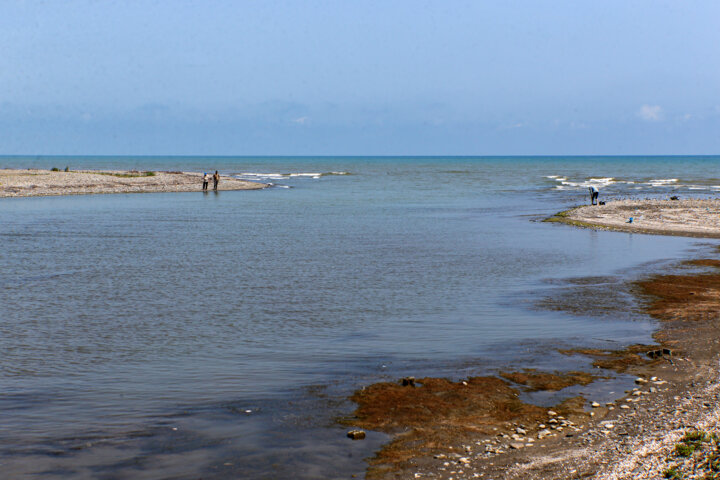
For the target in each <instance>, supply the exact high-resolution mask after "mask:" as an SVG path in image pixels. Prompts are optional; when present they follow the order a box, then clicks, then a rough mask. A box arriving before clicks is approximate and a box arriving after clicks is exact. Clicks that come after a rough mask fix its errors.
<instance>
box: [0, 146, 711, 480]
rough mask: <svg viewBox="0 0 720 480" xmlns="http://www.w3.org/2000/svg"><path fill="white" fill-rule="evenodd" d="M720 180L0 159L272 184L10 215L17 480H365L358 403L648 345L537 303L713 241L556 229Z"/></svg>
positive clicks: (582, 313) (432, 164)
mask: <svg viewBox="0 0 720 480" xmlns="http://www.w3.org/2000/svg"><path fill="white" fill-rule="evenodd" d="M718 160H720V158H714V157H688V158H683V157H611V158H568V157H560V158H549V157H548V158H359V157H358V158H232V157H222V158H202V157H172V158H166V157H137V158H135V157H132V158H131V157H96V158H93V157H83V158H72V157H46V158H42V157H41V158H34V157H33V158H30V157H26V158H18V157H0V166H5V167H31V166H32V167H42V168H49V167H53V166H57V167H60V168H62V167H64V166H65V165H69V166H70V168H71V169H81V168H122V169H130V168H137V169H148V170H193V171H204V170H215V169H218V170H220V171H221V173H225V174H232V175H236V176H239V177H242V178H248V179H254V180H257V181H263V182H272V183H273V184H274V185H275V186H274V187H273V188H269V189H265V190H262V191H247V192H219V193H217V194H215V193H212V192H211V193H208V194H202V193H201V192H198V193H197V194H194V193H176V194H175V193H168V194H147V195H137V194H136V195H96V196H75V197H52V198H19V199H0V225H2V229H1V230H0V245H1V246H2V248H1V249H0V306H1V307H2V313H1V314H0V352H2V355H1V356H0V418H1V421H0V472H3V471H4V472H5V475H4V476H5V477H19V476H22V475H33V476H39V477H40V478H117V479H121V478H122V479H124V478H199V477H203V478H228V477H237V478H283V477H286V476H287V475H292V476H294V477H295V478H348V477H349V476H350V474H351V473H355V474H362V472H363V471H364V468H365V463H364V460H363V459H364V458H365V457H367V456H369V455H371V453H372V451H373V450H374V449H376V448H377V447H378V446H379V445H381V444H382V442H383V441H384V440H385V437H384V436H383V435H380V434H371V435H370V436H369V438H368V440H367V441H365V442H351V441H350V440H347V439H345V438H344V432H345V430H344V428H343V427H341V426H338V425H337V423H336V422H335V420H336V418H337V417H340V416H343V415H348V414H349V413H350V412H351V411H352V408H353V406H352V404H349V403H348V402H347V401H346V400H345V397H346V396H347V395H348V394H349V393H350V392H352V390H353V389H354V388H357V387H359V386H361V385H366V384H368V383H372V382H374V381H378V380H386V379H393V378H397V376H399V375H404V374H412V375H416V376H422V375H449V376H456V377H457V376H462V375H475V374H483V373H492V372H494V371H496V370H497V369H498V368H502V367H508V366H512V367H513V368H521V367H528V366H539V367H548V368H563V366H566V365H567V364H568V362H570V361H571V360H568V359H561V358H559V356H558V355H557V354H554V353H553V349H552V347H553V346H557V345H559V344H563V345H567V344H577V345H587V344H593V343H595V344H603V342H614V343H616V344H621V343H632V342H636V341H645V342H649V341H651V339H650V334H651V333H652V329H653V323H652V322H651V321H650V320H649V319H648V318H646V317H644V316H642V315H641V314H638V313H637V312H633V311H632V308H633V307H632V305H633V303H632V302H631V301H630V300H629V299H627V298H626V299H624V300H625V301H628V305H629V307H628V308H629V309H630V311H629V312H628V313H627V314H626V315H617V314H613V315H603V314H602V312H598V311H596V309H594V308H593V307H592V305H588V307H587V308H586V309H583V308H580V309H578V311H575V313H576V314H575V315H571V314H568V313H562V312H558V311H553V310H552V309H544V308H537V305H538V303H542V299H543V298H545V297H547V296H549V295H552V294H553V292H555V291H557V290H558V289H562V288H565V287H563V286H560V285H561V284H563V282H564V279H587V278H589V279H590V280H591V282H592V281H594V280H593V279H598V280H597V282H598V283H607V282H608V281H607V279H608V278H609V279H613V280H611V281H610V283H613V282H617V281H618V279H626V278H634V277H636V276H638V275H641V274H642V273H644V272H648V271H653V269H658V268H661V267H662V266H663V265H665V264H666V263H667V261H668V260H673V259H679V258H685V257H688V256H691V255H693V254H694V252H696V251H697V250H698V249H702V248H703V245H704V244H707V243H708V242H707V241H698V240H692V239H684V238H665V237H658V236H644V235H626V234H618V233H606V232H593V231H589V230H578V229H573V228H570V227H566V226H561V225H551V224H544V223H540V222H539V221H538V220H540V219H542V218H544V217H546V216H548V215H550V214H552V213H554V212H556V211H559V210H562V209H565V208H568V207H569V206H572V205H575V204H578V203H583V202H586V201H587V195H586V192H587V186H588V185H590V184H595V185H598V186H600V188H601V200H602V199H603V198H605V199H607V198H619V197H623V196H628V195H634V196H637V195H640V196H659V197H663V196H665V197H666V196H667V195H668V194H673V195H680V196H703V197H705V196H715V195H716V194H717V191H718V190H720V179H719V178H717V176H716V173H715V166H716V165H717V161H718ZM603 279H604V280H603ZM572 361H575V362H581V360H577V359H575V360H572ZM563 362H565V363H563ZM584 366H585V367H587V365H584ZM580 367H581V368H582V367H583V365H580Z"/></svg>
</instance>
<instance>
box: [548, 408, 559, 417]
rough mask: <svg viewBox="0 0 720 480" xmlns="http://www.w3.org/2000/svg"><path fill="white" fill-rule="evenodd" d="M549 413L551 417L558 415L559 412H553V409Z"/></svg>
mask: <svg viewBox="0 0 720 480" xmlns="http://www.w3.org/2000/svg"><path fill="white" fill-rule="evenodd" d="M547 414H548V415H550V416H551V417H554V416H555V415H557V413H555V412H553V411H552V410H548V412H547Z"/></svg>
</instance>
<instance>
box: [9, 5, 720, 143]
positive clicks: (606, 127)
mask: <svg viewBox="0 0 720 480" xmlns="http://www.w3.org/2000/svg"><path fill="white" fill-rule="evenodd" d="M719 25H720V2H718V1H717V0H711V1H673V2H664V1H659V0H648V1H639V0H633V1H628V0H621V1H609V0H597V1H589V0H588V1H584V0H581V1H578V0H569V1H539V0H527V1H507V0H503V1H500V0H498V1H492V2H491V1H483V0H473V1H453V0H444V1H440V0H438V1H433V2H425V1H418V0H412V1H400V0H391V1H388V0H381V1H361V0H352V1H351V0H347V1H341V0H337V1H312V0H304V1H300V0H296V1H287V2H282V1H272V0H253V1H250V0H247V1H241V0H236V1H215V0H202V1H200V0H198V1H181V0H147V1H140V0H134V1H99V0H94V1H90V0H87V1H63V0H48V1H44V2H43V1H22V0H6V1H2V2H0V154H225V155H273V154H287V155H313V154H322V155H334V154H335V155H353V154H357V155H378V154H388V155H403V154H408V155H409V154H413V155H443V154H446V155H517V154H645V153H647V154H718V153H720V27H719Z"/></svg>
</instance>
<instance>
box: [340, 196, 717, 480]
mask: <svg viewBox="0 0 720 480" xmlns="http://www.w3.org/2000/svg"><path fill="white" fill-rule="evenodd" d="M719 207H720V202H718V201H716V200H686V201H655V200H651V201H642V200H625V201H619V202H613V203H609V204H608V205H604V206H596V207H590V206H586V207H579V208H576V209H573V210H570V211H568V212H563V213H562V214H560V215H559V216H556V217H554V218H555V220H554V221H560V222H564V223H568V224H571V225H576V226H581V227H592V228H608V229H613V230H622V231H627V232H638V233H653V234H668V235H686V236H702V237H709V238H716V237H718V236H720V220H719V219H718V213H717V212H718V208H719ZM629 216H632V217H633V218H634V220H633V223H632V224H625V221H626V220H627V219H628V217H629ZM635 219H637V220H635ZM719 268H720V260H718V259H716V258H705V259H698V260H691V261H686V262H683V263H681V264H679V265H676V267H675V268H674V271H673V273H672V274H657V275H653V276H651V277H649V278H644V279H641V280H639V281H635V282H633V283H632V284H629V285H627V287H628V289H629V290H630V291H632V292H633V294H634V296H635V297H636V302H637V303H638V304H639V305H641V307H642V309H643V310H644V311H645V313H647V314H648V315H650V316H651V317H653V318H654V319H656V320H657V321H658V330H657V331H656V332H655V334H654V335H653V338H654V340H655V341H656V344H652V345H631V346H629V347H627V348H625V349H622V350H598V349H573V350H559V351H560V352H561V353H563V354H565V355H569V356H573V355H580V356H585V357H586V358H589V359H591V360H592V362H593V366H594V367H595V368H597V370H596V371H594V372H593V373H592V374H588V373H584V372H541V371H535V370H525V371H521V372H500V373H499V376H498V377H495V376H488V377H471V378H466V379H461V380H457V381H451V380H448V379H440V378H419V379H414V378H411V379H408V378H406V379H398V380H397V381H395V382H382V383H377V384H374V385H368V386H366V387H364V388H362V389H361V390H359V391H357V392H356V393H355V395H354V396H353V397H352V400H353V401H355V402H356V404H357V405H358V408H357V409H356V411H355V412H354V415H353V417H352V418H351V419H348V421H347V423H348V425H351V426H353V427H358V428H365V429H368V430H379V431H383V432H385V433H389V434H391V435H392V438H393V440H392V441H391V442H390V443H389V444H388V445H386V446H385V447H384V448H383V449H382V450H381V451H380V452H378V453H377V455H376V456H375V457H374V458H373V459H371V461H370V468H369V470H368V474H367V478H382V479H386V478H441V479H466V478H467V479H470V478H491V479H500V478H502V479H518V480H519V479H538V480H539V479H543V480H545V479H557V478H593V479H613V480H614V479H651V478H653V479H654V478H698V479H699V478H719V477H718V475H720V461H719V459H720V442H719V441H717V439H718V436H717V435H720V410H718V408H717V405H718V400H720V383H719V382H718V367H717V366H718V360H719V359H720V345H719V343H720V340H717V339H718V338H720V323H719V322H718V320H720V313H719V312H720V271H719V270H718V269H719ZM605 294H607V293H605ZM593 295H598V296H601V295H603V293H601V292H599V293H597V294H595V293H593ZM599 301H600V302H602V299H600V300H599ZM608 372H614V374H615V375H621V376H629V377H626V378H630V379H631V378H632V377H635V382H634V385H633V386H632V387H631V388H628V389H627V390H626V391H625V392H624V393H621V392H618V395H617V397H616V398H614V400H613V401H611V402H600V401H596V400H597V399H593V398H585V397H584V396H575V397H572V398H568V399H566V400H565V401H563V402H562V403H559V404H557V405H554V406H550V407H547V406H545V407H541V406H537V405H533V404H529V403H525V402H523V401H521V400H520V397H521V393H522V392H523V391H538V390H545V391H561V390H562V389H563V388H565V387H567V386H570V385H587V384H589V383H591V382H593V381H595V380H597V379H599V378H603V376H604V375H607V374H608ZM605 378H607V377H605ZM673 475H675V476H673Z"/></svg>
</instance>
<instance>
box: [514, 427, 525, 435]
mask: <svg viewBox="0 0 720 480" xmlns="http://www.w3.org/2000/svg"><path fill="white" fill-rule="evenodd" d="M515 431H516V432H517V433H519V434H520V435H527V430H525V429H524V428H520V427H517V428H516V429H515Z"/></svg>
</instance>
